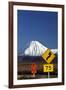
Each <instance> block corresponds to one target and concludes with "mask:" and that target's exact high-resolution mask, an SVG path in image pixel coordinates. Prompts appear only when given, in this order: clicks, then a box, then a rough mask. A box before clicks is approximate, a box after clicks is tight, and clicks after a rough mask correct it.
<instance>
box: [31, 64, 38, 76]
mask: <svg viewBox="0 0 66 90" xmlns="http://www.w3.org/2000/svg"><path fill="white" fill-rule="evenodd" d="M31 73H32V74H35V73H37V65H36V64H35V63H33V64H32V65H31Z"/></svg>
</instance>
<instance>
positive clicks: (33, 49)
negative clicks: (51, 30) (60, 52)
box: [24, 41, 57, 56]
mask: <svg viewBox="0 0 66 90" xmlns="http://www.w3.org/2000/svg"><path fill="white" fill-rule="evenodd" d="M47 49H48V48H47V47H45V46H44V45H42V44H41V43H40V42H38V41H31V42H30V45H29V47H28V48H27V49H26V50H25V52H24V54H25V55H29V56H41V55H42V54H43V53H44V52H45V51H46V50H47ZM51 51H52V52H54V53H56V52H57V49H51Z"/></svg>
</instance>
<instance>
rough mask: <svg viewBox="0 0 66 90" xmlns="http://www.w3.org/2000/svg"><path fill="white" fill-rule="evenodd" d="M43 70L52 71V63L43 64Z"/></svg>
mask: <svg viewBox="0 0 66 90" xmlns="http://www.w3.org/2000/svg"><path fill="white" fill-rule="evenodd" d="M43 72H53V64H44V65H43Z"/></svg>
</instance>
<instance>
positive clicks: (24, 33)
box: [17, 10, 58, 52]
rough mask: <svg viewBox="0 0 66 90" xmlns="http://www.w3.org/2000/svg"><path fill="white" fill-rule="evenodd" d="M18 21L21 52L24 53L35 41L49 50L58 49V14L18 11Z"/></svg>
mask: <svg viewBox="0 0 66 90" xmlns="http://www.w3.org/2000/svg"><path fill="white" fill-rule="evenodd" d="M17 20H18V23H17V24H18V25H17V28H18V51H19V52H24V50H25V49H26V48H27V47H28V46H29V43H30V42H31V41H34V40H35V41H36V40H37V41H39V42H40V43H42V44H43V45H45V46H46V47H48V48H57V46H58V45H57V42H58V41H57V39H58V26H57V24H58V21H57V20H58V13H57V12H48V11H47V12H46V11H29V10H18V12H17Z"/></svg>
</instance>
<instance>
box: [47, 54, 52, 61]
mask: <svg viewBox="0 0 66 90" xmlns="http://www.w3.org/2000/svg"><path fill="white" fill-rule="evenodd" d="M51 55H52V54H51V52H49V53H48V57H47V58H46V60H48V58H50V56H51Z"/></svg>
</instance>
